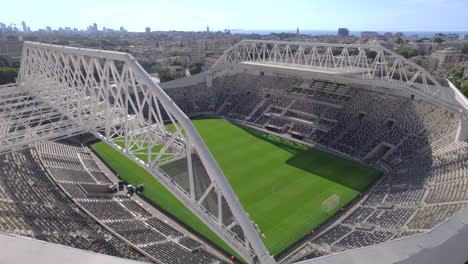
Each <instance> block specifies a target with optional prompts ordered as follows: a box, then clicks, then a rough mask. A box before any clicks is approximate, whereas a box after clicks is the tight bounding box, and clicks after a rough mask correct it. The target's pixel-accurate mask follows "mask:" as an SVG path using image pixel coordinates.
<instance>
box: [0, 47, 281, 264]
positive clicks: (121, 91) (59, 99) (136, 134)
mask: <svg viewBox="0 0 468 264" xmlns="http://www.w3.org/2000/svg"><path fill="white" fill-rule="evenodd" d="M285 56H290V55H285ZM15 89H16V94H15V95H14V96H13V97H14V98H15V99H14V100H10V98H9V97H8V96H7V97H1V94H3V92H5V94H8V93H13V91H12V88H11V87H5V89H0V111H2V112H0V118H1V119H2V122H3V120H7V122H9V123H14V122H17V125H16V127H20V125H19V124H23V123H24V126H25V127H28V128H29V127H30V128H31V129H32V130H38V131H40V132H41V133H43V134H45V135H46V136H43V137H40V134H39V132H35V133H36V134H39V136H36V137H32V136H29V134H31V133H29V134H28V133H26V134H28V136H29V137H28V136H23V137H21V136H18V138H17V139H14V140H8V139H7V140H2V148H4V149H11V148H17V147H19V146H24V145H27V144H31V143H33V142H35V141H39V140H45V139H48V138H54V137H60V136H63V135H64V134H66V135H70V134H72V133H80V132H83V131H87V132H90V133H92V134H94V135H95V136H96V137H97V138H99V139H101V140H102V141H104V142H106V143H107V144H109V145H110V146H112V147H113V148H115V149H116V150H118V151H119V152H120V153H122V154H124V155H125V156H127V157H128V158H130V159H131V160H133V161H135V162H136V163H137V164H139V165H140V166H141V167H143V168H145V169H146V170H147V171H148V172H150V173H151V174H152V175H153V176H154V177H155V178H156V179H157V180H158V181H159V182H160V183H161V184H162V185H164V186H165V187H166V188H167V189H168V190H169V191H170V192H171V193H172V194H174V195H175V196H176V197H177V198H178V199H179V200H180V201H181V202H182V203H183V204H184V205H185V206H186V207H187V208H189V209H190V210H191V211H192V212H193V213H194V214H195V215H196V216H197V217H199V218H200V219H201V220H202V221H203V222H204V223H205V224H206V225H207V226H208V227H210V228H211V229H212V230H213V231H214V232H215V233H216V234H217V235H218V236H219V237H220V238H222V239H223V240H224V241H225V242H226V243H227V244H228V245H229V246H230V247H231V248H232V249H234V250H235V251H236V252H237V253H238V254H239V255H240V256H241V257H242V258H244V259H245V260H246V261H248V262H249V263H254V262H255V261H256V260H258V261H259V262H260V263H266V264H270V263H276V261H275V260H274V258H273V257H271V256H270V255H269V253H268V251H267V250H266V248H265V246H264V244H263V241H262V240H261V238H260V237H259V236H258V234H257V232H256V230H255V228H254V226H253V225H252V223H251V221H250V219H249V217H248V215H247V214H246V212H245V211H244V209H243V207H242V205H241V204H240V202H239V199H238V198H237V196H236V194H235V193H234V191H233V190H232V188H231V186H230V184H229V183H228V181H227V179H226V178H225V177H224V175H223V172H222V171H221V169H220V168H219V166H218V164H217V163H216V161H215V159H214V158H213V156H212V155H211V153H210V152H209V150H208V148H207V147H206V145H205V144H204V142H203V140H202V139H201V137H200V135H199V134H198V132H197V131H196V130H195V128H194V126H193V125H192V123H191V121H190V119H189V118H188V117H187V116H186V115H185V114H184V113H183V112H182V111H181V110H180V109H179V107H178V106H177V105H176V104H175V103H174V101H172V100H171V99H170V98H169V97H168V95H167V94H166V93H165V92H164V91H163V90H162V89H161V88H160V87H159V86H158V84H157V83H156V82H155V81H154V80H153V79H152V78H151V77H150V76H149V75H148V74H147V73H146V72H145V71H144V70H143V68H142V67H141V66H140V65H139V64H138V63H137V62H136V60H135V59H134V58H133V57H132V56H131V55H129V54H126V53H120V52H111V51H98V50H90V49H79V48H71V47H63V46H54V45H47V44H40V43H32V42H25V43H24V47H23V55H22V60H21V68H20V73H19V77H18V81H17V87H15ZM21 98H25V99H21ZM2 103H3V104H2ZM17 104H20V105H21V107H20V108H18V107H16V106H15V105H17ZM26 109H29V111H26ZM24 111H26V112H27V113H28V114H26V115H25V116H23V114H22V113H24ZM32 112H34V114H33V113H32ZM5 116H7V117H8V118H5ZM15 118H16V119H15ZM25 120H30V121H27V122H26V121H25ZM35 120H48V124H50V125H49V126H46V124H45V123H46V122H45V121H44V122H43V123H44V125H41V124H42V123H39V126H37V124H36V123H34V124H32V122H37V121H35ZM28 122H31V125H30V126H29V125H28V124H29V123H28ZM14 127H15V126H13V128H12V129H10V130H9V131H10V132H9V134H8V133H6V134H7V135H19V134H20V133H19V131H18V130H17V129H16V130H15V128H14ZM25 130H27V129H25ZM1 133H3V131H2V132H1ZM3 135H4V134H2V139H3ZM0 150H1V149H0Z"/></svg>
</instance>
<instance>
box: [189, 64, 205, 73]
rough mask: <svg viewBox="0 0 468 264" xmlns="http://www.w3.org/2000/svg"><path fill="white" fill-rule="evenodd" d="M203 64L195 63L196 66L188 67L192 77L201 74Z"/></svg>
mask: <svg viewBox="0 0 468 264" xmlns="http://www.w3.org/2000/svg"><path fill="white" fill-rule="evenodd" d="M201 66H202V65H201V64H200V63H195V64H190V65H189V66H188V70H189V72H190V74H191V75H194V74H197V73H200V72H201Z"/></svg>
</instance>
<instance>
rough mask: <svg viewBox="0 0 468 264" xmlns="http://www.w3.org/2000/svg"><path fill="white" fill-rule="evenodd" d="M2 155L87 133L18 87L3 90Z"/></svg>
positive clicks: (0, 102) (0, 111)
mask: <svg viewBox="0 0 468 264" xmlns="http://www.w3.org/2000/svg"><path fill="white" fill-rule="evenodd" d="M0 120H1V121H0V153H5V152H8V151H12V150H18V149H21V148H24V147H27V146H28V145H30V144H33V143H36V142H40V141H43V140H53V139H54V140H56V139H60V138H64V137H70V136H72V135H75V134H79V133H83V132H85V131H84V130H83V129H82V128H81V127H80V126H78V125H77V124H76V123H75V122H73V120H71V119H69V118H68V117H67V116H66V115H64V114H62V113H61V112H60V111H59V110H57V109H55V108H53V107H51V106H50V105H48V104H46V103H44V101H42V100H41V99H40V98H38V97H37V96H35V95H33V94H31V93H29V92H27V91H24V90H21V89H19V88H18V87H17V86H16V84H13V85H2V86H0Z"/></svg>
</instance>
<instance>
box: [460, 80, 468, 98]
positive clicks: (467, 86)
mask: <svg viewBox="0 0 468 264" xmlns="http://www.w3.org/2000/svg"><path fill="white" fill-rule="evenodd" d="M460 91H461V92H462V94H464V95H465V96H466V97H468V82H464V83H463V84H462V85H461V87H460Z"/></svg>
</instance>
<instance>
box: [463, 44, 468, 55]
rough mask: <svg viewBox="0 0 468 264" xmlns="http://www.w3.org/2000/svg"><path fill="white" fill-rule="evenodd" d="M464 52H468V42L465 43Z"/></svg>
mask: <svg viewBox="0 0 468 264" xmlns="http://www.w3.org/2000/svg"><path fill="white" fill-rule="evenodd" d="M462 53H463V54H468V44H465V45H463V48H462Z"/></svg>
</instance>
